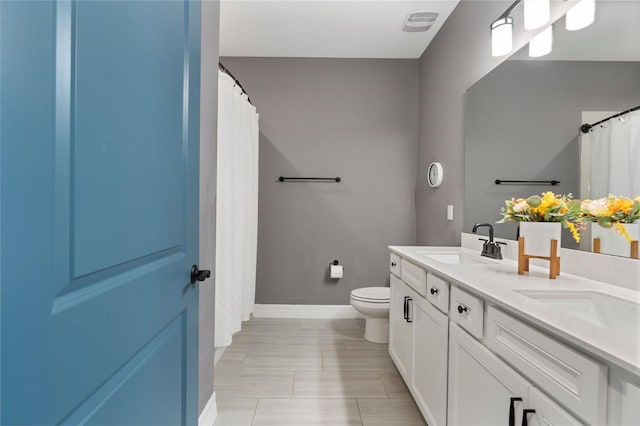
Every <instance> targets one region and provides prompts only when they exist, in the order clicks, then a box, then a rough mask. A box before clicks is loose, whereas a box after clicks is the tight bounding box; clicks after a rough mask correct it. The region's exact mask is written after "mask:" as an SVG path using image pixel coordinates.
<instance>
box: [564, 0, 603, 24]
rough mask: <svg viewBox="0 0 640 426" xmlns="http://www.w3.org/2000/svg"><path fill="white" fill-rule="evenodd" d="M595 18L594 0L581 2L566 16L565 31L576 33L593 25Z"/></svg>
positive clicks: (582, 0)
mask: <svg viewBox="0 0 640 426" xmlns="http://www.w3.org/2000/svg"><path fill="white" fill-rule="evenodd" d="M595 17H596V0H581V1H580V2H578V4H576V5H575V6H573V7H572V8H571V9H569V11H568V12H567V15H566V19H565V22H566V29H567V31H577V30H581V29H583V28H586V27H588V26H589V25H591V24H593V21H594V20H595Z"/></svg>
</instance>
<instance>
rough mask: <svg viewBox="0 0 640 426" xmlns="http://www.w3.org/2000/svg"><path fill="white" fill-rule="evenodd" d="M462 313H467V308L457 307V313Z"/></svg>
mask: <svg viewBox="0 0 640 426" xmlns="http://www.w3.org/2000/svg"><path fill="white" fill-rule="evenodd" d="M463 312H467V307H466V306H462V305H458V313H459V314H461V313H463Z"/></svg>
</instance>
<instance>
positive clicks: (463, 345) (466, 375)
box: [448, 324, 529, 426]
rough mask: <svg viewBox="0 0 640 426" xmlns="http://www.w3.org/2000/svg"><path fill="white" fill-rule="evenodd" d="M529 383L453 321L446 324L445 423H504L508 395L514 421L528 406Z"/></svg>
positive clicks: (471, 425) (502, 425)
mask: <svg viewBox="0 0 640 426" xmlns="http://www.w3.org/2000/svg"><path fill="white" fill-rule="evenodd" d="M528 388H529V383H528V382H527V381H526V380H525V379H524V378H523V377H522V376H520V375H519V374H518V373H516V372H515V371H514V370H512V369H511V368H510V367H509V366H507V364H505V363H504V362H503V361H501V360H500V359H499V358H497V357H496V356H495V355H493V354H492V353H491V352H489V350H488V349H487V348H485V347H484V346H482V345H481V344H480V343H478V342H477V341H476V340H475V339H474V338H473V337H471V336H470V335H469V334H467V332H465V331H464V330H462V329H461V328H460V327H459V326H457V325H456V324H451V325H450V328H449V392H448V396H449V398H448V423H449V424H450V425H456V426H483V425H487V426H507V425H509V423H510V422H509V408H510V406H511V398H513V397H516V398H522V402H514V408H515V409H514V413H515V414H516V416H515V422H514V423H515V424H516V425H520V424H521V421H522V415H521V413H522V408H523V407H527V391H528Z"/></svg>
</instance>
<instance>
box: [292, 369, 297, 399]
mask: <svg viewBox="0 0 640 426" xmlns="http://www.w3.org/2000/svg"><path fill="white" fill-rule="evenodd" d="M296 374H297V371H296V370H294V371H293V380H292V382H291V399H293V391H294V389H295V388H296Z"/></svg>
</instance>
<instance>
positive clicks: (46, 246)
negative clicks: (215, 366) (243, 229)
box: [0, 0, 200, 425]
mask: <svg viewBox="0 0 640 426" xmlns="http://www.w3.org/2000/svg"><path fill="white" fill-rule="evenodd" d="M199 49H200V4H199V3H197V2H191V1H178V0H171V1H58V2H54V1H0V189H1V193H0V194H1V198H0V236H1V240H0V256H1V260H2V263H1V266H0V280H1V281H0V285H1V293H0V298H1V302H0V303H1V305H0V308H1V312H0V326H1V333H2V334H1V341H0V344H1V347H0V348H1V352H0V356H1V359H0V362H1V364H0V365H1V370H0V380H1V386H2V387H1V406H0V423H1V424H3V425H5V424H6V425H15V424H38V425H52V424H101V425H127V424H135V425H180V424H196V423H197V395H196V393H197V345H198V342H197V335H198V333H197V326H198V325H197V321H198V312H197V298H198V293H197V288H196V287H194V286H192V285H191V284H190V270H191V265H192V264H194V263H195V262H196V259H197V257H198V237H197V226H198V225H197V224H198V144H199V142H198V139H199V121H198V118H199V87H200V74H199V72H200V51H199Z"/></svg>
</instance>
